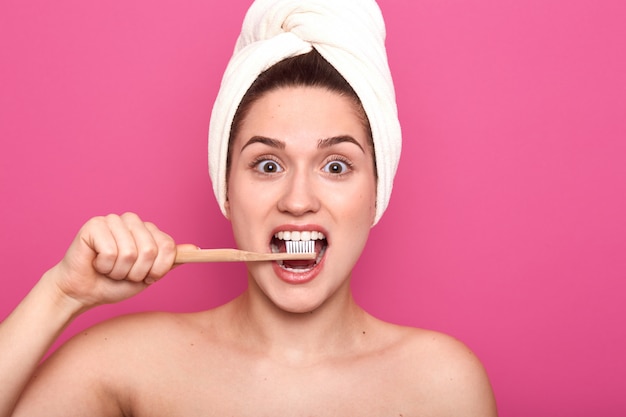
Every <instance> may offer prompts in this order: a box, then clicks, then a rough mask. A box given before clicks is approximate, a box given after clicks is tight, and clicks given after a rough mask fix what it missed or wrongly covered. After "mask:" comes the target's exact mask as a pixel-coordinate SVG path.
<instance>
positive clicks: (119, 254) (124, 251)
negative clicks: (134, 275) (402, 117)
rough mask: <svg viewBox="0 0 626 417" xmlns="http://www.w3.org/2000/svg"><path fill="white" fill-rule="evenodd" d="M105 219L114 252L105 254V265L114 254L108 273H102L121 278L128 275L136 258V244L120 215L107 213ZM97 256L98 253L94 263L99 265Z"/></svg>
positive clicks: (108, 263)
mask: <svg viewBox="0 0 626 417" xmlns="http://www.w3.org/2000/svg"><path fill="white" fill-rule="evenodd" d="M105 219H106V223H107V226H108V227H109V230H110V233H111V234H112V236H113V238H114V239H115V252H114V253H110V254H107V258H106V263H107V265H110V263H111V260H112V259H113V256H114V255H115V258H114V260H113V265H112V267H111V268H110V270H109V271H108V273H104V275H107V276H108V277H110V278H112V279H115V280H122V279H125V278H126V277H127V276H128V273H129V271H130V270H131V268H132V266H133V265H134V264H135V261H136V259H137V245H136V243H135V238H134V237H133V234H132V233H131V231H130V230H129V228H128V226H127V225H126V223H125V222H124V221H123V220H122V218H121V217H120V216H116V215H108V216H106V218H105ZM99 258H100V254H99V255H98V257H97V258H96V265H98V266H99V265H100V264H99ZM103 262H104V261H103ZM103 271H104V270H103Z"/></svg>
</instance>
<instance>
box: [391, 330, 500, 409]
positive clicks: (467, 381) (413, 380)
mask: <svg viewBox="0 0 626 417" xmlns="http://www.w3.org/2000/svg"><path fill="white" fill-rule="evenodd" d="M395 332H397V334H398V335H400V337H399V339H398V340H399V343H398V346H397V348H398V349H399V352H400V354H399V355H398V358H401V362H402V365H403V366H404V371H403V372H405V377H404V378H403V380H404V381H405V382H408V384H409V386H413V387H415V389H416V391H418V392H420V393H424V392H427V393H428V395H429V402H430V403H432V404H433V407H435V408H436V410H433V412H434V411H436V415H441V416H444V415H450V416H468V417H469V416H481V417H485V416H496V415H497V411H496V405H495V400H494V396H493V392H492V389H491V384H490V382H489V378H488V376H487V373H486V371H485V368H484V367H483V365H482V363H481V361H480V360H479V358H478V357H477V356H476V355H475V354H474V352H472V350H471V349H470V348H469V347H468V346H466V345H465V344H464V343H462V342H460V341H459V340H457V339H455V338H453V337H451V336H448V335H446V334H443V333H439V332H435V331H430V330H423V329H416V328H409V327H399V326H396V328H395ZM459 410H463V411H462V413H461V414H459Z"/></svg>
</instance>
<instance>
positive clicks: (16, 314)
mask: <svg viewBox="0 0 626 417" xmlns="http://www.w3.org/2000/svg"><path fill="white" fill-rule="evenodd" d="M175 255H176V245H175V244H174V242H173V240H172V239H171V238H170V237H169V236H167V235H166V234H165V233H163V232H161V231H159V230H158V229H157V228H156V227H155V226H154V225H152V224H150V223H144V222H143V221H141V220H140V219H139V218H138V217H137V216H136V215H134V214H124V215H122V216H114V215H110V216H107V217H97V218H94V219H92V220H90V221H89V222H87V223H86V224H85V225H84V226H83V228H82V229H81V230H80V232H79V233H78V235H77V236H76V238H75V240H74V241H73V243H72V244H71V246H70V248H69V249H68V251H67V253H66V255H65V257H64V258H63V260H62V261H61V262H60V263H59V264H57V265H56V266H54V267H53V268H52V269H51V270H49V271H48V272H46V273H45V274H44V276H43V277H42V278H41V280H40V281H39V282H38V283H37V284H36V285H35V286H34V288H33V289H32V290H31V292H30V293H29V294H28V295H27V296H26V297H25V298H24V300H23V301H22V302H21V303H20V304H19V305H18V306H17V308H16V309H15V310H14V311H13V313H12V314H11V315H10V316H9V317H8V318H7V319H6V320H4V321H3V322H2V323H0V379H1V380H2V381H3V383H2V384H0V417H8V416H10V415H12V412H13V410H14V408H15V406H16V404H17V402H18V400H19V398H20V395H21V394H22V392H23V391H24V389H25V387H26V385H27V384H28V381H29V380H30V378H31V377H32V375H33V373H34V372H35V370H36V368H37V366H38V363H39V362H40V361H41V359H42V357H43V356H44V355H45V353H46V351H47V350H48V349H49V347H50V345H51V344H52V343H53V342H54V341H55V340H56V338H57V337H58V335H59V334H60V333H61V332H62V331H63V329H64V328H65V327H66V326H67V325H68V324H69V323H70V322H71V321H72V320H73V318H75V317H76V316H78V315H79V314H80V313H82V312H84V311H86V310H88V309H90V308H92V307H94V306H97V305H99V304H104V303H114V302H117V301H121V300H123V299H126V298H129V297H131V296H133V295H135V294H137V293H139V292H141V291H142V290H143V289H145V288H146V287H147V286H148V285H149V284H151V283H152V282H155V281H157V280H159V279H160V278H162V277H163V276H164V275H165V274H166V273H167V272H168V271H169V270H170V269H171V267H172V265H173V263H174V258H175Z"/></svg>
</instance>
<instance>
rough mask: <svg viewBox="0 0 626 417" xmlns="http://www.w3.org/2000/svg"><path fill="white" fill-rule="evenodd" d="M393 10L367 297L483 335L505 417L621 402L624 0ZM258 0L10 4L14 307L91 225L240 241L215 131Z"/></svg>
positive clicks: (166, 304) (212, 268)
mask: <svg viewBox="0 0 626 417" xmlns="http://www.w3.org/2000/svg"><path fill="white" fill-rule="evenodd" d="M380 4H381V7H382V9H383V11H384V13H385V16H386V20H387V24H388V49H389V54H390V62H391V66H392V71H393V73H394V75H395V81H396V84H397V91H398V103H399V108H400V113H401V119H402V123H403V129H404V138H405V139H404V152H403V155H402V161H401V164H400V169H399V172H398V176H397V180H396V185H395V189H394V195H393V198H392V202H391V206H390V208H389V210H388V212H387V213H386V215H385V216H384V217H383V220H382V221H381V223H380V224H379V225H378V226H376V227H375V228H374V229H373V231H372V238H371V240H370V242H369V244H368V247H367V248H366V253H365V254H364V256H363V258H362V260H361V262H360V264H359V266H358V268H357V271H356V272H355V278H354V284H353V287H354V292H355V295H356V297H357V299H358V301H359V302H360V303H361V304H362V305H363V306H364V307H366V308H367V309H368V310H369V311H371V312H372V313H373V314H375V315H377V316H379V317H381V318H383V319H387V320H390V321H394V322H398V323H402V324H407V325H412V326H419V327H426V328H432V329H436V330H440V331H443V332H447V333H450V334H452V335H454V336H456V337H458V338H459V339H461V340H463V341H464V342H466V343H467V344H468V345H469V346H470V347H471V348H472V349H473V350H475V352H476V353H477V354H478V355H479V356H480V357H481V358H482V360H483V362H484V364H485V366H486V367H487V369H488V372H489V374H490V376H491V379H492V382H493V386H494V390H495V393H496V396H497V399H498V403H499V408H500V413H501V415H502V416H533V417H543V416H545V417H555V416H567V417H575V416H589V415H598V416H604V417H608V416H623V415H625V414H626V396H625V395H624V388H626V387H625V383H624V378H625V376H626V360H625V359H624V356H625V352H626V325H625V323H624V322H625V318H626V302H625V301H624V298H625V297H624V293H625V292H626V280H625V279H624V278H625V277H626V221H625V220H624V214H625V213H626V163H625V160H626V121H625V116H626V75H625V74H626V29H625V27H626V25H625V24H624V22H626V6H625V3H624V2H622V1H621V0H615V1H610V0H605V1H594V0H567V1H566V0H527V1H489V0H469V1H468V0H446V1H442V0H422V1H413V0H403V1H401V0H381V1H380ZM247 5H248V1H247V0H246V1H243V0H237V1H229V2H226V1H219V2H218V1H215V0H203V1H197V0H189V1H183V2H180V1H177V0H176V1H175V0H151V1H147V0H125V1H120V0H115V1H107V2H101V1H83V0H58V1H54V2H48V1H42V0H32V1H22V0H3V1H2V2H0V139H1V141H2V142H1V143H2V146H1V151H0V193H1V194H0V195H1V198H2V203H1V204H0V234H1V237H2V239H0V270H1V271H2V278H1V279H2V286H1V290H0V317H4V316H6V314H8V313H9V311H10V310H11V309H12V308H13V307H14V306H15V305H16V303H18V301H19V300H20V298H21V297H22V296H23V295H24V294H25V293H26V292H27V291H28V290H29V288H30V287H31V286H32V285H33V284H34V283H35V282H36V280H37V279H38V277H39V276H40V275H41V274H42V273H43V272H44V271H45V270H46V269H47V268H49V267H50V266H52V265H53V264H54V263H56V262H57V260H59V259H60V258H61V257H62V255H63V253H64V251H65V248H66V247H67V245H68V244H69V242H70V240H71V239H72V237H73V236H74V234H75V232H76V231H77V229H78V228H79V227H80V225H81V224H82V223H83V222H84V221H85V220H87V219H88V218H89V217H91V216H93V215H98V214H106V213H108V212H117V213H121V212H124V211H135V212H137V213H139V214H140V215H141V216H142V217H144V218H146V219H149V220H151V221H154V222H155V223H157V224H158V225H159V226H160V227H161V228H162V229H164V230H165V231H167V232H168V233H170V234H171V235H172V236H174V237H175V239H176V240H177V241H179V242H181V243H182V242H192V243H195V244H198V245H200V246H204V247H222V246H231V245H232V244H233V243H232V239H231V236H230V228H229V224H228V223H227V222H226V220H225V219H223V218H222V216H221V215H220V214H219V211H218V209H217V206H216V204H215V200H214V197H213V194H212V192H211V190H210V183H209V179H208V175H207V174H206V171H207V166H206V165H207V164H206V132H207V124H208V119H209V113H210V109H211V104H212V100H213V99H214V97H215V95H216V91H217V87H218V85H219V80H220V76H221V72H222V71H223V69H224V67H225V65H226V62H227V59H228V58H229V55H230V51H231V50H232V46H233V44H234V40H235V37H236V35H237V33H238V30H239V27H240V24H241V20H242V18H243V14H244V11H245V9H246V8H247ZM243 271H244V270H243V265H194V266H185V267H182V268H179V269H178V270H176V271H174V272H173V273H172V274H171V276H169V279H167V280H165V281H163V282H161V283H160V284H159V285H157V286H154V287H153V288H151V289H150V290H149V291H147V292H145V293H144V294H142V295H140V296H138V297H137V298H135V299H132V300H129V301H126V302H124V303H121V304H118V305H114V306H104V307H101V308H98V309H96V310H93V311H91V312H89V313H87V314H85V315H84V316H83V317H81V318H80V319H78V320H77V321H76V322H75V323H74V324H73V325H72V326H71V327H70V328H69V329H68V331H67V332H66V333H65V334H64V336H63V339H64V340H65V339H66V338H67V337H68V336H69V335H71V334H73V333H75V332H77V331H78V330H79V329H82V328H84V327H85V326H87V325H90V324H92V323H94V322H97V321H100V320H102V319H105V318H107V317H111V316H114V315H119V314H122V313H126V312H132V311H142V310H171V311H192V310H199V309H206V308H210V307H213V306H216V305H218V304H220V303H223V302H224V301H226V300H229V299H230V298H232V297H233V296H235V295H236V294H238V293H239V292H240V291H241V290H242V289H243V288H244V286H245V280H244V278H243Z"/></svg>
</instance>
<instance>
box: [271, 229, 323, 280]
mask: <svg viewBox="0 0 626 417" xmlns="http://www.w3.org/2000/svg"><path fill="white" fill-rule="evenodd" d="M327 246H328V242H327V241H326V236H324V234H323V233H322V232H318V231H281V232H278V233H276V234H274V236H273V237H272V241H271V242H270V247H271V249H272V252H274V253H278V252H283V253H287V252H289V253H301V252H310V251H311V249H314V251H315V253H317V257H316V258H315V259H314V260H302V261H291V260H290V261H277V263H278V265H279V266H280V267H281V268H283V269H286V270H288V271H291V272H306V271H309V270H311V269H313V268H315V267H316V266H317V265H318V264H319V262H320V261H321V260H322V258H323V256H324V253H325V252H326V247H327Z"/></svg>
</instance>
